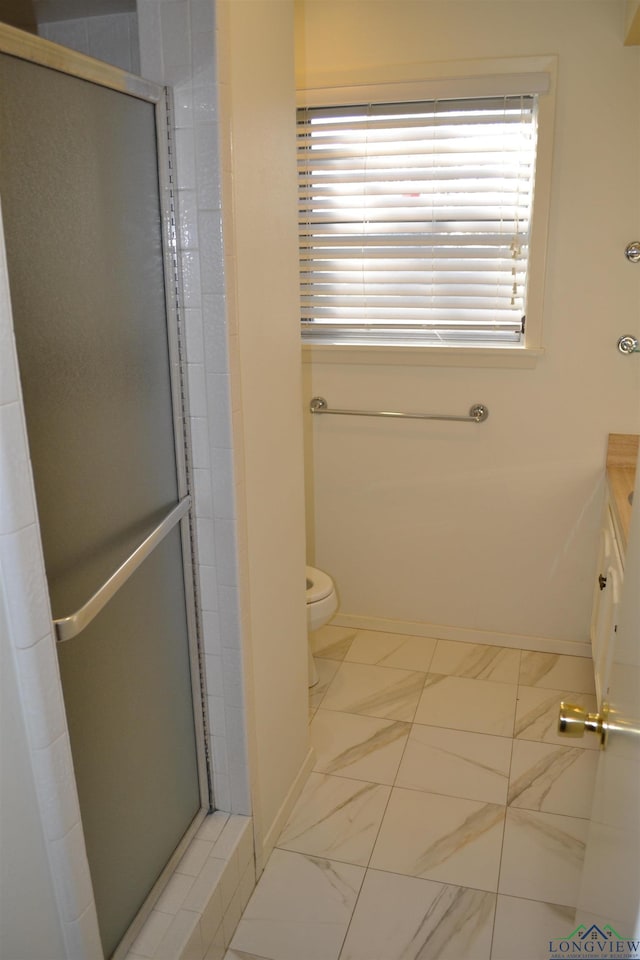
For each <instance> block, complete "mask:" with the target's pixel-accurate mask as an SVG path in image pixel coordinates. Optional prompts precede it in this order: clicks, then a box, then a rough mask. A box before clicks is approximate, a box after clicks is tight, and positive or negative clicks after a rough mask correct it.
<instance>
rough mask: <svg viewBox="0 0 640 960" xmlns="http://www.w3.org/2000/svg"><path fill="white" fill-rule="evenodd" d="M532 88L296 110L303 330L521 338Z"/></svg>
mask: <svg viewBox="0 0 640 960" xmlns="http://www.w3.org/2000/svg"><path fill="white" fill-rule="evenodd" d="M535 116H536V98H535V96H508V97H489V98H484V99H466V100H440V101H434V102H419V103H384V104H380V103H375V104H368V105H364V106H346V107H345V106H338V107H309V108H303V109H300V110H299V111H298V171H299V226H300V260H301V285H302V328H303V337H304V339H305V340H306V341H311V342H323V343H331V342H333V343H372V342H373V343H409V344H415V343H427V344H450V345H455V344H460V345H469V344H487V345H490V344H495V343H502V344H519V343H521V342H523V331H524V315H525V298H526V278H527V256H528V249H529V223H530V215H531V202H532V192H533V176H534V168H535V149H536V121H535Z"/></svg>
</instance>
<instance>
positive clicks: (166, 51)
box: [160, 0, 191, 70]
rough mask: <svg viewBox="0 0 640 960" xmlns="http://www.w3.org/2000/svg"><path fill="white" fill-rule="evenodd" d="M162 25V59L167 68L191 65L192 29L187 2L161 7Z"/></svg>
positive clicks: (180, 1)
mask: <svg viewBox="0 0 640 960" xmlns="http://www.w3.org/2000/svg"><path fill="white" fill-rule="evenodd" d="M160 23H161V25H162V57H163V60H164V65H165V70H166V68H167V67H174V66H188V65H189V64H190V63H191V27H190V23H189V4H188V2H187V0H173V2H172V3H162V4H161V5H160Z"/></svg>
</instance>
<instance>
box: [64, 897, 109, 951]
mask: <svg viewBox="0 0 640 960" xmlns="http://www.w3.org/2000/svg"><path fill="white" fill-rule="evenodd" d="M63 926H64V942H65V944H66V947H67V950H68V952H69V956H70V957H82V958H83V960H103V958H104V952H103V950H102V942H101V940H100V930H99V928H98V916H97V914H96V908H95V904H94V902H93V900H92V901H91V903H90V904H89V906H88V907H87V909H86V910H85V911H84V913H83V914H82V916H80V917H79V918H78V919H77V920H71V921H68V922H66V923H64V925H63Z"/></svg>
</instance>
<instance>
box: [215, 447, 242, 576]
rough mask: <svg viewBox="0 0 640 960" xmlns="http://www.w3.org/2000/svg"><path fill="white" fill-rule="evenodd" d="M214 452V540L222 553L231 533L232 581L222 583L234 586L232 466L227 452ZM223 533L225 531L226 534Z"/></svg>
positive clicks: (233, 490)
mask: <svg viewBox="0 0 640 960" xmlns="http://www.w3.org/2000/svg"><path fill="white" fill-rule="evenodd" d="M214 450H215V452H213V453H212V457H211V463H212V466H213V474H212V480H213V516H214V518H215V522H216V539H217V542H218V543H219V544H220V546H219V550H220V551H223V550H225V549H226V545H227V543H228V540H227V539H225V538H226V537H228V536H229V530H231V531H232V533H231V535H232V536H233V540H234V549H233V551H232V553H231V554H229V558H230V560H231V559H232V558H233V563H234V572H233V574H232V576H233V579H232V580H226V581H225V580H223V581H222V582H223V583H224V582H226V583H227V585H230V586H234V585H235V583H236V582H237V576H236V575H235V566H236V560H235V553H236V551H235V524H234V518H235V514H236V504H235V484H234V475H233V464H232V463H231V459H230V457H229V454H228V451H226V450H223V451H221V450H220V449H217V448H214ZM214 458H215V459H214ZM224 531H226V533H225V532H224ZM218 538H219V539H218Z"/></svg>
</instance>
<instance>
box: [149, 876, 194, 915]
mask: <svg viewBox="0 0 640 960" xmlns="http://www.w3.org/2000/svg"><path fill="white" fill-rule="evenodd" d="M195 882H196V878H195V877H191V876H189V875H188V874H186V873H174V874H173V876H172V877H171V879H170V880H169V883H168V884H167V885H166V887H165V888H164V890H163V891H162V893H161V895H160V897H159V898H158V902H157V903H156V910H160V911H161V913H171V914H176V913H177V912H178V910H180V909H182V907H183V906H184V901H185V899H186V898H187V896H188V895H189V893H190V891H191V888H192V887H193V885H194V883H195Z"/></svg>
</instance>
